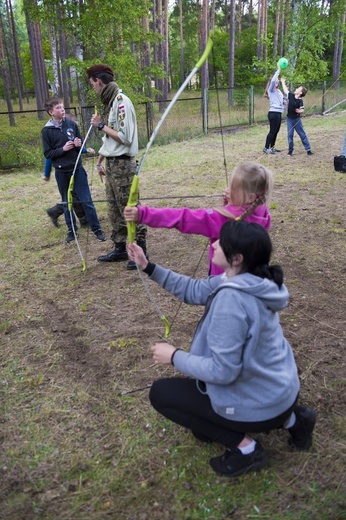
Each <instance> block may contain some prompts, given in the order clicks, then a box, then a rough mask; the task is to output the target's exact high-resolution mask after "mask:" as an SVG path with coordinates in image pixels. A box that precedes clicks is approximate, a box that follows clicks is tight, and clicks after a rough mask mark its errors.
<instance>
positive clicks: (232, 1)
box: [228, 0, 235, 105]
mask: <svg viewBox="0 0 346 520" xmlns="http://www.w3.org/2000/svg"><path fill="white" fill-rule="evenodd" d="M229 6H230V33H229V68H228V104H229V105H233V101H234V50H235V0H230V4H229Z"/></svg>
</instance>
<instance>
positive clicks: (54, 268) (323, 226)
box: [0, 113, 346, 520]
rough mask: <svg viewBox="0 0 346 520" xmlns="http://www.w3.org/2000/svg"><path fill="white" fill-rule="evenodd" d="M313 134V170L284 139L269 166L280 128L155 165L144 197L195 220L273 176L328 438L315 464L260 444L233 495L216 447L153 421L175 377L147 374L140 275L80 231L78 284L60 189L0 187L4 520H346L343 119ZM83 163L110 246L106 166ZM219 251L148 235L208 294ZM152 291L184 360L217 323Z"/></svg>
mask: <svg viewBox="0 0 346 520" xmlns="http://www.w3.org/2000/svg"><path fill="white" fill-rule="evenodd" d="M304 126H305V129H306V131H307V133H308V136H309V138H310V141H311V144H312V149H313V152H314V155H313V156H311V157H308V156H307V155H306V153H305V151H304V149H303V147H302V145H301V143H300V141H299V138H298V137H297V136H296V138H295V145H296V148H295V152H294V155H293V156H292V157H287V156H286V152H287V148H286V138H285V132H286V128H285V125H283V128H282V130H281V133H280V137H279V140H278V143H277V147H279V148H282V149H283V151H282V152H281V153H277V154H276V155H275V156H265V155H264V154H263V153H262V148H263V142H264V139H265V135H266V132H267V127H265V126H261V127H259V126H258V127H257V126H254V127H252V128H248V129H243V130H242V131H238V132H236V133H228V134H224V135H223V136H220V135H219V134H217V135H216V134H215V135H209V136H206V137H205V136H201V137H200V138H198V139H194V140H191V141H187V142H184V143H172V144H170V145H167V146H162V147H154V148H152V149H151V151H150V154H149V157H148V159H147V161H146V166H145V168H144V169H143V171H142V176H141V179H140V187H141V198H142V204H145V205H152V206H168V205H170V206H173V205H174V206H175V207H181V206H183V205H184V206H189V207H196V208H197V207H215V206H220V205H221V198H220V197H217V196H215V197H211V196H210V195H214V194H215V195H220V194H221V193H222V191H223V189H224V188H225V186H226V184H227V180H226V178H227V177H229V175H230V172H231V171H232V169H233V167H234V166H235V165H236V164H237V163H239V162H242V161H248V160H250V161H257V162H261V163H262V164H264V165H266V166H268V167H270V168H271V169H272V170H273V172H274V174H275V179H274V183H275V185H274V193H273V197H272V201H271V204H270V210H271V214H272V219H273V222H272V228H271V231H270V233H271V237H272V240H273V244H274V257H273V262H274V263H280V264H281V265H282V267H283V270H284V274H285V283H286V285H287V287H288V289H289V292H290V304H289V306H288V308H287V309H285V310H284V311H283V312H282V313H281V323H282V326H283V329H284V332H285V335H286V337H287V339H288V340H289V342H290V343H291V345H292V347H293V350H294V354H295V357H296V361H297V365H298V368H299V374H300V379H301V402H302V403H303V404H305V405H307V406H311V407H313V408H315V409H316V410H317V413H318V421H317V424H316V430H315V436H314V445H313V447H312V449H311V451H310V452H308V453H292V452H290V451H289V449H288V446H287V437H286V435H285V432H283V431H275V432H271V433H270V434H268V435H260V436H259V437H260V439H261V441H262V443H263V445H264V447H265V449H266V451H267V453H268V456H269V459H270V465H269V466H268V467H267V468H265V469H263V470H262V471H261V472H258V473H252V474H249V475H246V476H244V477H240V478H237V479H231V480H229V479H224V478H221V477H218V476H216V475H215V474H214V473H213V471H212V470H211V468H210V466H209V464H208V460H209V458H210V457H211V456H215V455H217V454H219V453H221V452H222V451H223V449H222V447H221V446H215V445H211V446H210V445H208V446H204V445H203V444H201V443H199V442H198V441H196V440H195V439H194V438H193V437H192V436H191V435H190V434H189V433H188V432H186V431H184V430H183V429H182V428H180V427H178V426H176V425H174V424H171V423H169V422H168V421H166V420H164V419H163V418H162V417H159V416H158V415H157V414H156V412H155V411H154V410H152V409H151V407H150V404H149V402H148V388H149V387H150V384H151V383H152V381H153V380H155V379H156V378H158V377H162V376H166V375H172V374H174V373H175V372H174V369H173V368H171V367H168V368H162V367H157V366H155V365H154V364H153V361H152V359H151V356H150V353H149V347H150V345H152V344H153V343H154V342H156V341H158V340H161V339H162V337H163V332H164V327H163V324H162V322H161V320H160V317H159V316H158V313H157V312H156V309H155V308H154V306H153V304H152V302H151V300H150V299H149V298H148V296H147V293H146V291H145V290H144V287H143V285H142V282H141V280H140V279H139V277H138V274H137V272H136V271H134V272H129V271H127V270H126V263H123V262H122V263H118V264H101V263H99V262H97V256H98V255H100V254H104V253H107V252H109V251H110V250H111V249H112V243H111V241H110V240H109V239H108V240H107V241H106V242H104V243H99V242H97V241H96V239H95V237H94V236H93V234H92V233H90V232H88V231H87V230H85V229H82V230H80V233H79V236H80V244H81V248H82V252H83V255H84V256H85V258H86V262H87V270H86V272H85V273H82V272H81V262H80V258H79V255H78V252H77V248H76V246H75V244H74V243H71V244H69V245H66V244H65V243H64V240H65V236H66V226H65V225H64V223H63V222H62V221H61V223H60V227H59V228H58V229H56V228H54V227H53V226H52V224H51V222H50V220H49V219H48V217H47V215H46V213H45V209H46V208H47V207H49V206H50V205H53V204H55V202H56V201H57V200H58V192H57V188H56V185H55V181H54V178H53V179H52V182H50V183H49V184H48V185H46V184H43V183H42V182H41V181H40V172H37V171H36V172H33V171H22V172H18V171H14V172H10V173H6V174H3V175H0V190H1V205H0V232H1V251H0V341H1V350H0V376H1V378H0V383H1V386H0V388H1V414H0V427H1V429H0V441H1V451H0V518H1V519H2V520H3V519H5V520H33V519H38V518H40V519H59V520H60V519H61V520H68V519H71V520H81V519H83V520H100V519H106V518H112V519H117V520H118V519H119V520H130V519H131V520H155V519H160V520H161V519H169V520H176V519H177V520H180V519H193V520H194V519H208V520H210V519H224V518H232V519H237V520H243V519H254V518H258V519H263V518H267V519H274V520H275V519H277V520H278V519H282V518H285V519H292V520H293V519H294V520H296V519H306V520H308V519H309V520H310V519H314V520H315V519H325V520H327V519H328V520H334V519H335V520H337V519H342V518H344V519H345V518H346V515H345V511H346V496H345V442H346V435H345V434H346V422H345V421H346V419H345V411H346V410H345V408H346V407H345V402H346V400H345V309H346V241H345V228H346V211H345V184H346V174H343V173H337V172H335V171H334V167H333V156H334V155H338V154H340V152H341V148H342V143H343V135H344V129H345V114H344V113H342V114H337V115H330V116H328V117H320V116H314V117H311V118H306V119H305V120H304ZM221 137H223V143H224V148H225V153H226V160H225V161H224V158H223V153H222V148H223V146H222V139H221ZM224 162H225V164H226V170H227V172H225V168H224ZM84 163H85V165H86V168H87V170H88V174H89V180H90V183H91V184H92V193H93V198H94V200H95V205H96V207H97V210H98V213H99V216H100V219H101V223H102V227H103V229H104V231H105V232H106V234H107V235H108V236H109V234H110V228H109V224H108V220H107V212H106V204H105V203H104V202H99V201H102V200H104V199H105V194H104V187H103V185H102V184H101V183H100V182H99V180H98V178H97V173H96V167H95V164H96V163H95V160H94V159H92V160H85V161H84ZM170 197H172V198H170ZM206 243H207V240H206V239H205V238H204V237H199V236H194V235H192V236H188V235H182V234H180V233H179V232H178V231H175V230H164V229H153V230H152V229H149V232H148V252H149V255H150V259H151V260H152V261H153V262H157V263H160V264H162V265H164V266H166V267H170V268H172V269H174V270H177V271H179V272H181V273H184V274H187V275H191V276H195V277H204V276H206V274H207V266H208V254H207V249H206V247H205V246H206ZM147 284H148V287H149V289H150V292H151V295H152V296H153V297H154V298H155V300H156V302H157V304H158V306H159V308H160V310H161V311H162V312H163V313H164V314H165V316H166V317H167V318H168V321H169V322H170V323H171V324H172V328H171V338H170V341H171V342H173V343H174V344H175V345H176V346H181V347H182V348H188V346H189V344H190V341H191V338H192V336H193V332H194V330H195V327H196V324H197V322H198V320H199V318H200V317H201V315H202V312H203V309H200V308H196V307H190V306H187V305H180V304H179V302H178V301H177V300H176V299H175V298H173V297H172V296H170V295H168V294H166V293H164V292H163V291H162V290H161V289H160V288H159V287H158V286H156V285H155V284H154V283H153V282H147Z"/></svg>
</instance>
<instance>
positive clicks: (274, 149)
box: [272, 148, 282, 153]
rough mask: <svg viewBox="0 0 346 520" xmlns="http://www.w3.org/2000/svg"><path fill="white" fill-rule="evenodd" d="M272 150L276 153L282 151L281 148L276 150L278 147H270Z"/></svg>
mask: <svg viewBox="0 0 346 520" xmlns="http://www.w3.org/2000/svg"><path fill="white" fill-rule="evenodd" d="M272 150H273V152H275V153H278V152H282V150H278V148H272Z"/></svg>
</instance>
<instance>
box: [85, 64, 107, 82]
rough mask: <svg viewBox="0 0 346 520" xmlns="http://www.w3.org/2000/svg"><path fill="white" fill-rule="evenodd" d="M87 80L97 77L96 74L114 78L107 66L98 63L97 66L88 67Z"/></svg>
mask: <svg viewBox="0 0 346 520" xmlns="http://www.w3.org/2000/svg"><path fill="white" fill-rule="evenodd" d="M86 73H87V75H88V78H89V79H90V78H91V77H92V76H97V75H98V74H102V73H106V74H110V75H111V76H112V77H114V72H113V71H112V69H111V68H110V67H108V65H103V64H102V63H99V64H98V65H92V66H91V67H89V68H88V69H87V71H86Z"/></svg>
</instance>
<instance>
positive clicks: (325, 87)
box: [322, 81, 327, 115]
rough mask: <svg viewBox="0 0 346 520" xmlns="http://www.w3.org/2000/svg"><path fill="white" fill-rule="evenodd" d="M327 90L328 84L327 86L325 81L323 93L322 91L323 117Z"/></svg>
mask: <svg viewBox="0 0 346 520" xmlns="http://www.w3.org/2000/svg"><path fill="white" fill-rule="evenodd" d="M326 90H327V84H326V81H324V82H323V91H322V115H323V112H324V111H325V109H326Z"/></svg>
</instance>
